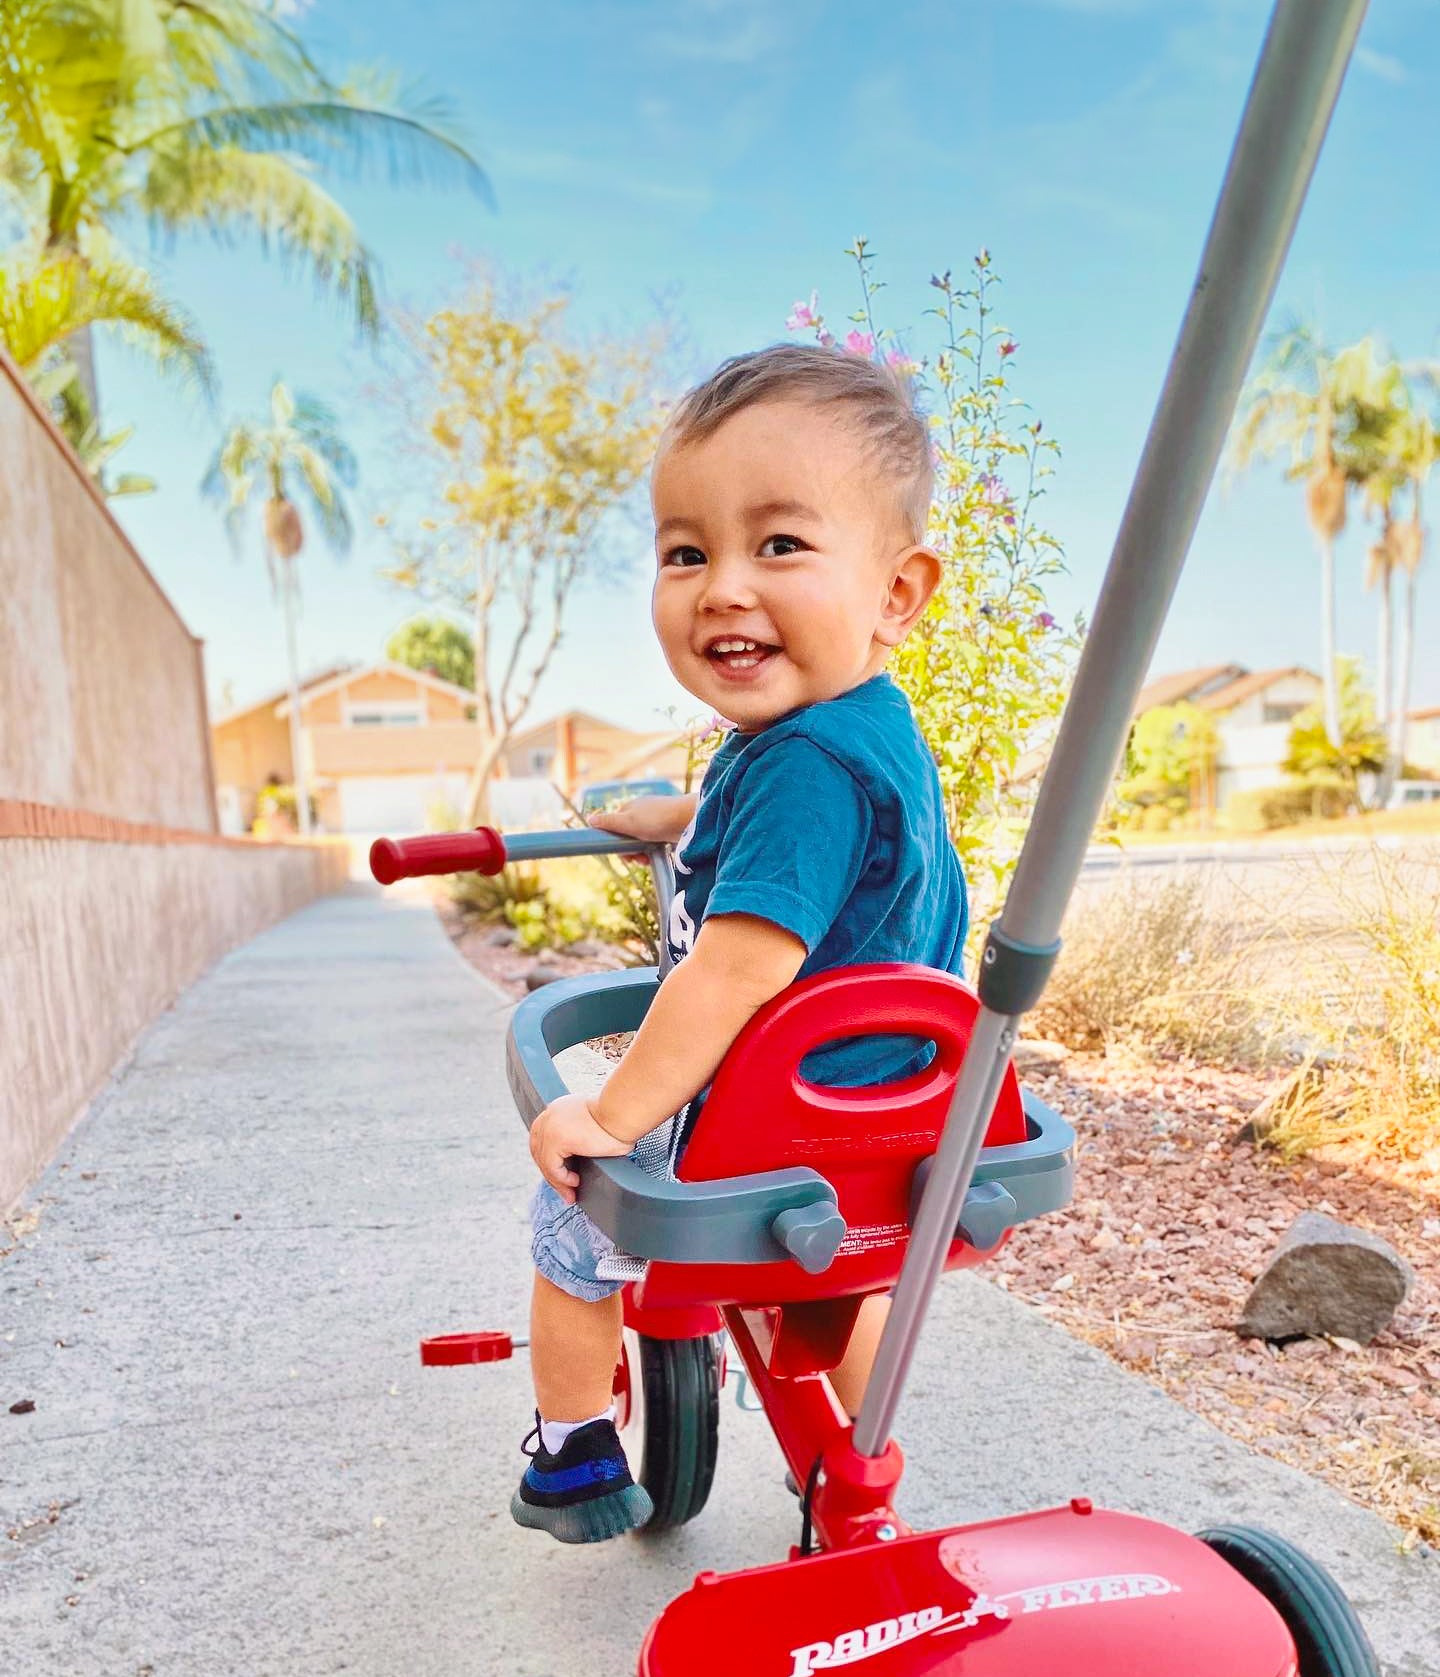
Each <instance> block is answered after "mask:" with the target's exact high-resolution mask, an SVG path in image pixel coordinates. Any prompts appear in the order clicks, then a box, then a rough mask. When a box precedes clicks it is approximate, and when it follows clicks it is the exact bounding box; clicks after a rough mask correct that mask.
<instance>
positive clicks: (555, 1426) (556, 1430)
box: [540, 1403, 615, 1456]
mask: <svg viewBox="0 0 1440 1677" xmlns="http://www.w3.org/2000/svg"><path fill="white" fill-rule="evenodd" d="M614 1419H615V1405H614V1404H613V1403H612V1404H611V1405H610V1407H609V1408H608V1409H602V1410H601V1411H600V1413H599V1414H598V1415H592V1416H591V1417H590V1421H613V1420H614ZM590 1421H542V1422H541V1423H540V1442H541V1443H542V1444H543V1445H544V1446H545V1448H546V1450H548V1451H549V1453H550V1454H551V1455H552V1456H558V1455H559V1454H560V1452H561V1450H562V1449H563V1448H564V1446H565V1440H566V1439H567V1438H569V1436H570V1434H571V1433H572V1432H575V1431H576V1430H577V1429H578V1428H580V1427H588V1426H589V1425H590Z"/></svg>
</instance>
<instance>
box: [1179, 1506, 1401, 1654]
mask: <svg viewBox="0 0 1440 1677" xmlns="http://www.w3.org/2000/svg"><path fill="white" fill-rule="evenodd" d="M1196 1536H1197V1537H1199V1539H1200V1541H1201V1542H1202V1543H1205V1544H1208V1545H1209V1547H1210V1548H1212V1549H1213V1550H1214V1551H1215V1553H1216V1554H1217V1555H1219V1556H1220V1557H1221V1558H1222V1559H1223V1560H1226V1561H1228V1562H1229V1563H1230V1565H1231V1566H1233V1567H1234V1568H1235V1570H1236V1571H1237V1572H1238V1573H1239V1574H1240V1576H1241V1577H1242V1578H1243V1579H1245V1581H1246V1582H1247V1583H1249V1584H1253V1585H1254V1587H1255V1588H1256V1589H1257V1590H1259V1592H1260V1594H1261V1595H1263V1596H1264V1597H1265V1599H1266V1600H1267V1601H1268V1602H1269V1603H1270V1605H1271V1606H1272V1607H1273V1608H1274V1609H1275V1611H1276V1612H1277V1613H1278V1614H1279V1615H1280V1617H1281V1618H1282V1619H1283V1620H1284V1621H1285V1624H1286V1626H1287V1627H1288V1629H1289V1631H1290V1634H1291V1636H1292V1637H1293V1638H1294V1639H1295V1651H1296V1653H1297V1654H1298V1655H1299V1657H1300V1677H1380V1666H1379V1664H1378V1662H1377V1661H1376V1659H1375V1651H1374V1649H1373V1648H1372V1647H1371V1646H1370V1639H1369V1637H1368V1636H1366V1634H1365V1631H1364V1627H1363V1626H1362V1625H1361V1623H1360V1620H1359V1618H1358V1616H1357V1615H1356V1612H1355V1609H1354V1608H1353V1607H1352V1606H1351V1605H1350V1603H1349V1602H1348V1601H1347V1600H1346V1598H1345V1593H1344V1591H1343V1590H1342V1589H1341V1588H1340V1586H1339V1585H1338V1584H1337V1583H1336V1582H1335V1580H1334V1579H1333V1578H1332V1577H1331V1576H1330V1574H1329V1573H1328V1572H1327V1571H1326V1570H1325V1568H1324V1567H1323V1566H1321V1565H1320V1563H1319V1562H1318V1561H1313V1560H1311V1558H1310V1557H1309V1555H1307V1554H1306V1553H1305V1551H1304V1550H1303V1549H1297V1548H1296V1547H1295V1545H1294V1544H1293V1543H1290V1542H1288V1541H1287V1540H1286V1539H1285V1538H1283V1537H1280V1536H1278V1535H1277V1534H1276V1533H1275V1532H1273V1531H1267V1530H1266V1529H1265V1527H1264V1526H1212V1527H1211V1528H1210V1530H1208V1531H1202V1532H1197V1533H1196Z"/></svg>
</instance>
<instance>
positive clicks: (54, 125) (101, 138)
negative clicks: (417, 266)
mask: <svg viewBox="0 0 1440 1677" xmlns="http://www.w3.org/2000/svg"><path fill="white" fill-rule="evenodd" d="M379 160H383V161H384V162H386V163H387V164H388V166H389V171H390V175H391V177H392V179H394V180H397V181H401V180H414V179H425V178H430V177H439V178H447V179H451V180H455V179H458V180H460V181H462V182H463V183H465V184H467V185H469V186H470V187H471V188H473V189H476V190H479V191H481V192H486V191H488V187H487V184H486V180H485V176H484V174H483V172H482V171H481V169H480V168H479V165H478V164H477V163H476V162H475V160H474V159H473V158H472V157H471V156H470V154H469V152H468V151H467V150H466V149H465V147H464V145H463V144H462V143H461V141H460V140H459V139H458V138H457V137H456V136H455V135H454V134H453V133H451V132H449V131H448V118H447V115H446V112H445V111H444V110H443V108H442V107H440V106H439V105H437V104H436V103H435V102H434V101H428V102H422V101H417V100H415V99H413V98H406V97H402V96H400V95H399V94H398V92H397V90H396V88H395V87H394V86H393V85H387V84H383V83H382V82H380V81H379V80H378V79H376V78H371V80H370V81H369V82H368V84H366V85H361V84H359V83H357V84H355V85H352V86H349V87H341V86H339V85H338V84H336V83H334V82H332V81H331V80H330V79H329V78H328V77H326V76H325V75H324V74H323V73H322V72H321V71H320V70H319V69H318V68H317V66H316V65H315V64H314V62H313V60H312V59H311V58H310V56H309V54H308V53H307V52H306V51H305V48H304V46H303V45H302V43H301V42H300V41H299V39H298V38H297V37H296V36H295V35H294V34H293V33H292V32H291V31H290V30H288V29H286V28H285V26H284V25H283V24H282V23H281V22H280V21H279V20H278V18H277V17H276V15H275V13H274V11H273V10H272V9H271V8H270V7H269V6H267V5H265V4H262V3H261V0H4V4H3V5H0V211H6V210H8V212H9V216H10V219H11V220H12V221H16V220H18V222H19V223H20V225H22V226H24V227H26V228H28V229H30V231H31V240H32V242H33V245H34V247H35V248H34V251H33V252H32V256H33V258H34V260H35V261H36V262H37V263H38V265H39V267H40V268H41V270H42V271H44V270H47V269H51V268H53V267H54V266H55V265H56V264H59V265H60V266H61V267H62V268H64V267H67V266H72V267H73V265H75V264H79V265H80V266H81V267H82V268H85V269H92V270H93V269H97V268H98V269H105V268H109V267H112V266H114V265H115V264H117V263H120V264H121V265H124V264H123V258H122V257H121V256H120V254H119V249H118V245H117V244H116V241H115V230H116V229H117V227H120V226H122V225H124V224H126V223H127V222H131V221H134V220H135V219H137V218H143V219H144V220H145V221H146V222H148V224H149V226H150V228H151V230H152V233H155V234H159V235H163V236H173V235H175V234H177V233H182V232H193V231H201V232H207V233H209V234H211V235H212V236H213V237H215V238H217V239H220V240H222V241H226V242H228V241H230V240H232V239H233V238H234V236H235V234H236V233H237V232H238V231H241V230H242V229H246V228H248V229H249V230H251V231H253V232H254V233H255V234H257V235H258V237H259V239H260V241H261V244H262V246H263V247H264V248H266V249H269V248H270V247H272V246H273V247H274V248H275V249H276V250H278V252H279V254H280V256H281V258H282V260H285V261H288V262H290V263H293V264H294V265H296V266H300V267H304V268H308V269H309V270H310V271H311V272H312V273H313V274H314V275H315V277H316V278H317V279H318V280H319V281H320V282H321V284H322V285H323V286H325V287H326V288H327V289H329V290H330V291H331V292H333V293H334V294H335V295H337V296H338V297H339V298H340V299H341V300H342V301H343V302H344V303H345V304H346V306H347V307H348V309H349V310H350V312H351V313H352V314H353V316H354V318H355V320H356V322H357V324H358V325H359V327H360V329H361V330H362V331H363V332H365V333H367V334H373V333H374V332H375V331H376V330H377V329H378V326H379V311H378V307H377V304H376V296H375V272H374V261H373V258H372V257H371V255H370V252H369V251H368V250H367V249H366V247H365V245H364V244H363V243H362V242H361V239H360V236H359V234H358V232H357V230H356V228H355V224H354V223H353V222H352V221H351V219H350V217H349V216H348V215H347V214H346V213H345V211H344V210H343V209H342V208H341V207H340V205H339V204H338V203H337V202H336V201H335V200H334V199H333V198H332V197H331V196H330V195H329V194H328V193H327V192H326V191H324V189H323V188H322V187H321V186H320V185H319V184H318V183H317V181H316V180H315V179H314V177H313V175H312V172H311V171H312V169H313V168H314V167H315V166H317V165H318V166H320V167H339V168H344V169H348V170H349V171H350V172H351V173H356V174H359V173H364V172H365V171H366V170H368V169H369V168H370V166H371V165H373V164H374V163H376V162H377V161H379ZM156 301H157V302H158V303H160V304H161V305H163V306H164V307H165V308H168V309H169V310H170V311H171V312H172V314H173V313H174V312H175V311H174V308H173V305H168V304H164V303H163V299H158V298H157V299H156ZM125 318H126V317H125V316H124V315H109V314H94V313H92V314H91V315H90V317H89V318H85V317H84V315H83V314H82V315H79V316H77V317H76V321H75V326H74V330H73V331H72V333H71V335H70V337H69V339H68V346H69V350H70V354H71V358H72V360H73V361H74V362H75V363H76V365H77V369H78V372H79V375H80V377H81V379H82V383H84V385H85V387H86V393H87V396H88V397H89V401H90V407H91V411H92V413H94V412H97V411H98V410H97V404H96V402H95V395H94V379H93V372H92V370H91V368H90V346H89V336H88V330H87V329H88V327H89V325H90V324H91V321H92V320H98V319H105V320H109V319H120V320H123V319H125ZM144 341H145V342H146V343H148V344H149V345H151V346H152V347H153V346H155V345H157V344H158V345H163V343H164V342H165V339H164V335H163V334H161V335H160V336H159V337H158V338H157V337H156V336H155V335H154V334H153V333H152V334H150V335H149V336H148V337H146V338H145V340H144Z"/></svg>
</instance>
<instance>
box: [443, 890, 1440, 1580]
mask: <svg viewBox="0 0 1440 1677" xmlns="http://www.w3.org/2000/svg"><path fill="white" fill-rule="evenodd" d="M437 910H438V912H439V913H440V916H441V919H442V921H443V922H444V924H445V927H446V930H447V931H448V932H449V933H450V935H451V937H452V938H453V939H454V940H455V942H456V946H457V948H458V949H459V950H460V952H461V953H462V954H463V955H464V956H465V957H466V959H467V960H469V961H470V962H471V963H472V964H473V965H474V966H475V967H476V968H477V969H478V970H479V971H480V972H482V973H484V974H485V976H486V977H487V978H489V979H490V980H491V981H492V982H494V983H496V984H498V985H499V986H500V987H501V988H502V989H503V990H505V991H506V993H507V994H509V995H511V996H514V997H516V998H518V997H520V996H522V995H524V994H525V992H526V985H525V979H526V975H527V974H528V973H529V972H530V971H532V970H533V969H534V967H535V966H536V965H537V964H540V962H541V961H543V962H544V963H545V964H548V965H549V966H550V967H552V968H553V969H555V970H557V971H558V972H561V973H563V974H564V975H565V976H567V977H568V976H571V975H572V974H578V973H583V972H594V971H598V970H602V969H603V968H605V967H614V966H618V965H620V964H621V963H620V960H619V958H618V957H617V956H615V955H614V954H613V953H611V952H609V951H605V950H601V949H595V948H587V950H586V952H585V953H583V954H573V955H553V954H547V955H545V956H543V957H539V958H537V957H534V956H530V955H526V954H524V953H523V952H521V951H520V950H518V949H516V948H515V947H513V946H510V945H502V944H499V943H497V942H495V941H494V940H493V934H494V931H495V928H494V927H480V928H476V927H474V926H467V925H466V923H465V922H464V921H463V920H462V919H461V917H460V916H459V915H457V914H456V913H455V911H454V910H453V909H452V908H451V906H450V905H449V904H448V903H447V902H445V901H443V900H437ZM600 1046H602V1047H603V1048H604V1049H605V1050H607V1051H608V1052H609V1053H610V1054H611V1055H612V1056H614V1055H615V1054H616V1053H617V1052H618V1051H619V1048H620V1046H621V1044H619V1043H617V1042H607V1043H605V1044H603V1045H600ZM1025 1081H1026V1082H1027V1084H1028V1085H1029V1086H1030V1087H1032V1088H1033V1089H1034V1090H1035V1092H1036V1093H1037V1094H1038V1095H1039V1096H1040V1097H1041V1099H1043V1100H1045V1101H1047V1102H1049V1104H1050V1105H1052V1106H1054V1107H1055V1108H1056V1109H1057V1110H1058V1111H1060V1112H1061V1113H1062V1114H1063V1115H1064V1116H1065V1117H1066V1118H1067V1119H1068V1120H1069V1122H1070V1123H1071V1124H1073V1125H1074V1127H1075V1130H1076V1133H1077V1135H1078V1136H1079V1148H1078V1173H1077V1187H1076V1197H1075V1203H1074V1204H1073V1205H1072V1206H1071V1207H1070V1209H1069V1210H1068V1211H1066V1212H1063V1213H1060V1214H1058V1215H1056V1216H1053V1217H1048V1218H1046V1219H1044V1221H1043V1222H1040V1223H1037V1224H1035V1225H1033V1226H1030V1227H1027V1228H1022V1229H1020V1230H1018V1231H1017V1232H1016V1234H1015V1236H1014V1237H1013V1238H1012V1240H1011V1241H1010V1243H1009V1244H1008V1246H1007V1247H1006V1248H1005V1249H1004V1250H1003V1251H1002V1252H1001V1253H1000V1254H999V1255H998V1257H997V1258H996V1259H995V1260H994V1262H993V1264H992V1265H991V1268H990V1271H989V1273H990V1275H991V1278H992V1279H993V1280H994V1281H996V1282H997V1283H998V1284H999V1285H1000V1286H1002V1287H1005V1288H1007V1289H1008V1290H1009V1291H1010V1292H1011V1293H1012V1294H1014V1295H1015V1296H1016V1297H1018V1298H1023V1299H1024V1300H1025V1301H1026V1302H1027V1303H1029V1304H1031V1305H1033V1306H1034V1307H1035V1308H1036V1309H1038V1310H1040V1311H1041V1312H1042V1313H1044V1314H1045V1315H1047V1316H1049V1317H1050V1318H1051V1319H1052V1320H1054V1321H1056V1322H1058V1323H1060V1324H1061V1325H1062V1326H1064V1327H1065V1328H1066V1329H1068V1330H1069V1331H1070V1332H1071V1333H1074V1334H1076V1335H1077V1336H1078V1337H1080V1338H1082V1339H1086V1340H1088V1341H1090V1342H1091V1343H1092V1344H1094V1345H1096V1346H1098V1347H1099V1348H1100V1349H1102V1350H1103V1351H1105V1352H1106V1353H1107V1354H1108V1355H1109V1356H1111V1357H1113V1358H1114V1359H1115V1360H1116V1361H1117V1362H1120V1363H1122V1364H1124V1366H1125V1367H1127V1368H1129V1369H1132V1370H1134V1371H1135V1372H1136V1373H1138V1374H1140V1375H1142V1376H1144V1377H1145V1378H1147V1379H1150V1380H1153V1381H1154V1382H1155V1383H1156V1384H1157V1385H1159V1386H1161V1387H1163V1388H1164V1390H1165V1391H1167V1392H1168V1393H1169V1394H1170V1395H1171V1396H1172V1397H1174V1398H1175V1399H1176V1400H1177V1401H1178V1402H1180V1403H1183V1404H1185V1405H1186V1406H1187V1407H1188V1408H1190V1409H1192V1410H1195V1411H1197V1412H1198V1413H1199V1414H1202V1415H1204V1416H1205V1417H1206V1418H1207V1419H1208V1420H1210V1421H1211V1422H1212V1423H1213V1424H1214V1425H1215V1426H1217V1427H1219V1428H1220V1429H1221V1430H1222V1431H1224V1432H1227V1433H1229V1434H1231V1435H1232V1436H1234V1437H1236V1438H1239V1439H1242V1440H1243V1441H1244V1442H1245V1443H1247V1444H1249V1445H1250V1446H1251V1447H1252V1448H1254V1449H1256V1450H1259V1451H1262V1452H1263V1453H1264V1454H1266V1455H1270V1456H1275V1457H1278V1458H1279V1459H1280V1460H1282V1461H1286V1462H1289V1463H1290V1464H1292V1465H1293V1466H1295V1467H1298V1468H1301V1469H1303V1470H1304V1471H1305V1472H1307V1473H1311V1474H1314V1475H1316V1476H1317V1477H1319V1478H1322V1479H1325V1480H1328V1481H1329V1482H1330V1483H1331V1484H1333V1485H1335V1486H1336V1487H1338V1488H1339V1489H1340V1490H1342V1491H1343V1492H1345V1494H1346V1495H1348V1496H1350V1497H1352V1498H1353V1499H1354V1500H1355V1501H1356V1502H1358V1503H1361V1504H1363V1505H1364V1506H1365V1507H1368V1508H1371V1509H1373V1510H1374V1511H1375V1512H1377V1513H1379V1514H1382V1515H1384V1516H1385V1517H1386V1518H1388V1519H1390V1520H1393V1521H1395V1522H1396V1523H1397V1524H1398V1525H1400V1526H1401V1527H1402V1528H1403V1529H1404V1532H1405V1537H1404V1543H1405V1545H1406V1546H1415V1545H1419V1544H1422V1543H1424V1544H1428V1545H1431V1546H1434V1547H1437V1548H1440V1192H1437V1191H1436V1190H1435V1189H1434V1188H1432V1187H1429V1186H1427V1185H1424V1184H1411V1185H1408V1186H1402V1185H1399V1184H1397V1183H1394V1182H1387V1181H1385V1180H1383V1179H1381V1178H1378V1177H1375V1176H1372V1175H1370V1174H1368V1173H1367V1172H1366V1171H1364V1170H1363V1169H1361V1168H1359V1167H1357V1166H1355V1165H1353V1164H1346V1163H1344V1162H1327V1161H1323V1160H1317V1159H1309V1160H1303V1161H1301V1162H1300V1163H1298V1164H1294V1165H1286V1164H1284V1163H1282V1162H1281V1161H1280V1160H1279V1159H1278V1158H1277V1157H1276V1156H1275V1155H1274V1154H1273V1153H1270V1152H1267V1151H1265V1150H1264V1149H1257V1148H1256V1147H1254V1146H1253V1145H1251V1144H1250V1143H1249V1142H1248V1141H1244V1140H1240V1139H1239V1138H1238V1133H1239V1131H1240V1130H1241V1128H1242V1126H1243V1124H1244V1122H1245V1120H1246V1118H1247V1117H1248V1116H1249V1114H1250V1113H1251V1112H1253V1111H1254V1109H1255V1108H1256V1107H1257V1106H1258V1105H1259V1104H1260V1102H1261V1101H1262V1100H1263V1099H1264V1097H1265V1096H1266V1094H1267V1093H1268V1092H1269V1091H1270V1090H1271V1088H1273V1086H1274V1085H1273V1082H1271V1081H1268V1080H1267V1079H1265V1078H1263V1077H1259V1076H1255V1075H1252V1074H1248V1073H1243V1072H1225V1071H1216V1070H1212V1069H1208V1068H1203V1067H1187V1066H1177V1065H1166V1066H1159V1067H1157V1066H1153V1065H1141V1064H1126V1063H1123V1062H1117V1061H1114V1060H1108V1059H1106V1058H1104V1057H1101V1056H1098V1055H1096V1056H1092V1055H1071V1056H1069V1057H1068V1058H1066V1059H1065V1060H1064V1061H1063V1062H1061V1063H1060V1064H1058V1065H1055V1066H1052V1067H1050V1068H1048V1069H1038V1070H1034V1071H1031V1072H1030V1073H1028V1074H1027V1076H1026V1079H1025ZM1306 1210H1318V1211H1325V1212H1328V1213H1330V1214H1331V1215H1332V1216H1335V1217H1338V1218H1339V1219H1341V1220H1342V1221H1343V1222H1346V1223H1350V1224H1352V1225H1354V1226H1356V1227H1359V1228H1364V1229H1369V1230H1372V1231H1373V1232H1374V1233H1376V1234H1378V1235H1380V1236H1382V1237H1383V1238H1384V1239H1385V1240H1387V1241H1389V1243H1390V1244H1391V1245H1392V1246H1393V1247H1394V1248H1395V1249H1396V1250H1397V1251H1398V1252H1399V1253H1401V1255H1402V1256H1403V1257H1405V1258H1406V1259H1407V1260H1408V1261H1409V1263H1410V1264H1411V1266H1412V1267H1413V1269H1414V1271H1415V1277H1416V1279H1415V1285H1414V1287H1413V1288H1412V1289H1411V1292H1410V1294H1409V1296H1408V1297H1407V1299H1406V1301H1405V1303H1404V1305H1403V1306H1402V1307H1401V1309H1400V1311H1399V1313H1398V1314H1397V1315H1396V1317H1395V1319H1394V1321H1393V1322H1392V1323H1391V1325H1390V1327H1389V1328H1388V1329H1387V1330H1386V1331H1385V1332H1384V1333H1382V1334H1381V1335H1380V1336H1379V1337H1378V1338H1377V1339H1376V1340H1375V1341H1374V1342H1373V1344H1371V1345H1368V1346H1363V1347H1362V1346H1359V1345H1356V1344H1354V1343H1352V1342H1349V1341H1344V1340H1334V1341H1332V1340H1323V1339H1321V1340H1314V1339H1301V1340H1294V1341H1291V1342H1289V1343H1286V1344H1283V1345H1274V1344H1269V1343H1267V1342H1265V1341H1259V1340H1243V1339H1241V1338H1239V1337H1238V1335H1237V1333H1236V1331H1235V1324H1236V1322H1237V1321H1238V1320H1239V1318H1240V1315H1241V1311H1242V1307H1243V1305H1244V1301H1245V1297H1246V1294H1247V1292H1248V1291H1249V1288H1250V1286H1251V1284H1252V1283H1253V1282H1254V1280H1255V1278H1256V1276H1257V1275H1258V1274H1259V1273H1260V1271H1261V1270H1262V1269H1263V1268H1264V1266H1265V1263H1266V1261H1267V1260H1268V1258H1269V1257H1270V1255H1271V1253H1272V1252H1273V1251H1274V1248H1275V1246H1276V1243H1277V1242H1278V1241H1279V1239H1280V1236H1281V1235H1282V1234H1283V1233H1284V1231H1285V1230H1286V1229H1287V1228H1288V1227H1289V1225H1290V1224H1291V1222H1293V1220H1294V1219H1295V1218H1296V1217H1297V1216H1298V1215H1299V1214H1300V1213H1301V1212H1302V1211H1306Z"/></svg>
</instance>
